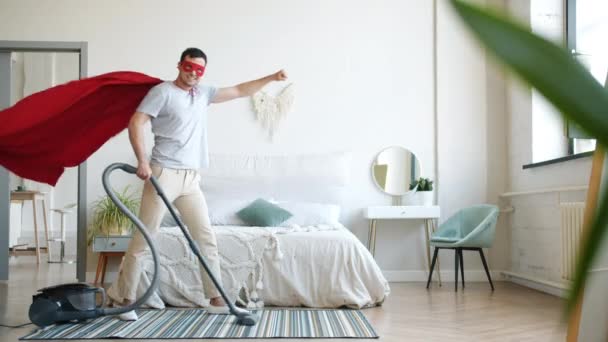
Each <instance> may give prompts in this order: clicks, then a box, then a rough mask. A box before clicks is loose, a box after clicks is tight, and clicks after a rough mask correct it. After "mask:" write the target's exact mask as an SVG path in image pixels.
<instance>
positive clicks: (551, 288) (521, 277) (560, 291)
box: [501, 271, 568, 298]
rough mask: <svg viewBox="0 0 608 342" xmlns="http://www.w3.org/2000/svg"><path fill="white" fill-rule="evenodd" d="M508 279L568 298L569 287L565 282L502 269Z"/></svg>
mask: <svg viewBox="0 0 608 342" xmlns="http://www.w3.org/2000/svg"><path fill="white" fill-rule="evenodd" d="M501 273H502V274H503V275H504V276H505V277H506V279H507V280H508V281H511V282H513V283H515V284H518V285H521V286H525V287H529V288H531V289H534V290H537V291H541V292H544V293H548V294H550V295H554V296H557V297H561V298H566V297H567V295H568V287H567V284H565V283H563V284H562V283H558V282H553V281H549V280H544V279H539V278H535V277H532V276H528V275H525V274H521V273H517V272H511V271H502V272H501Z"/></svg>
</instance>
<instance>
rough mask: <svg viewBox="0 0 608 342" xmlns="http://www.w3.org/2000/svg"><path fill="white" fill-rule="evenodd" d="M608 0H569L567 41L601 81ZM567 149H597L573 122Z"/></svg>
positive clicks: (606, 62) (607, 57) (607, 51)
mask: <svg viewBox="0 0 608 342" xmlns="http://www.w3.org/2000/svg"><path fill="white" fill-rule="evenodd" d="M607 39H608V2H607V1H598V0H566V42H567V46H568V50H569V51H570V52H571V53H572V54H573V55H574V56H575V57H576V58H577V59H578V60H579V62H581V64H583V65H584V66H585V67H587V69H588V70H589V71H590V72H591V74H592V75H593V76H594V77H595V79H596V80H597V81H598V82H599V83H600V84H602V85H604V84H605V83H606V74H607V71H608V45H607V44H606V40H607ZM566 126H567V130H566V131H567V136H568V140H569V141H568V153H569V154H577V153H582V152H587V151H592V150H594V149H595V139H592V138H591V137H590V136H588V135H587V134H586V133H585V132H583V131H582V130H581V129H580V128H579V127H578V126H576V125H575V124H573V123H572V122H568V123H567V125H566Z"/></svg>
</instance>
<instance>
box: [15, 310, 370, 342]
mask: <svg viewBox="0 0 608 342" xmlns="http://www.w3.org/2000/svg"><path fill="white" fill-rule="evenodd" d="M254 312H255V313H256V314H258V315H260V319H259V321H258V324H256V325H255V326H251V327H247V326H241V325H237V324H236V323H235V322H236V319H235V318H234V316H232V315H211V314H208V313H207V311H205V310H203V309H165V310H138V311H137V314H138V315H139V320H137V321H135V322H125V321H121V320H119V319H118V318H116V317H111V316H106V317H100V318H97V319H95V320H92V321H89V322H86V323H69V324H61V325H55V326H50V327H47V328H46V329H44V330H38V331H34V332H32V333H30V334H28V335H26V336H24V337H22V338H21V340H72V339H79V340H80V339H102V338H133V339H183V338H378V334H376V331H375V330H374V328H373V327H372V326H371V324H370V323H369V322H368V321H367V318H365V316H364V315H363V313H362V312H361V311H359V310H307V309H267V310H258V311H254Z"/></svg>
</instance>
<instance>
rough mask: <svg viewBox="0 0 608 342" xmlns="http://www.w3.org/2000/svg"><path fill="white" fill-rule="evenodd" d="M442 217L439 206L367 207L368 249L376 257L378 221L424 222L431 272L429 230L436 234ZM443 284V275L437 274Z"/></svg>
mask: <svg viewBox="0 0 608 342" xmlns="http://www.w3.org/2000/svg"><path fill="white" fill-rule="evenodd" d="M439 216H440V209H439V206H436V205H434V206H419V205H402V206H374V207H367V208H366V210H365V218H366V219H368V220H370V225H369V239H368V246H367V247H368V249H369V251H370V252H371V253H372V255H375V253H376V223H377V221H378V220H424V223H425V229H424V233H425V236H426V258H427V265H428V269H429V272H430V269H431V247H430V244H429V234H430V233H429V230H430V231H432V232H434V231H435V228H436V227H437V225H436V220H437V219H438V218H439ZM437 269H440V267H439V258H437ZM436 273H437V276H438V280H439V284H441V274H440V272H436Z"/></svg>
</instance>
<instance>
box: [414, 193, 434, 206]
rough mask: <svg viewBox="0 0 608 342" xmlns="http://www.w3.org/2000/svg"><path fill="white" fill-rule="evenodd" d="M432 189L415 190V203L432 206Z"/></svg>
mask: <svg viewBox="0 0 608 342" xmlns="http://www.w3.org/2000/svg"><path fill="white" fill-rule="evenodd" d="M433 195H434V192H433V191H416V194H415V196H416V204H418V205H424V206H432V205H433V199H434V196H433Z"/></svg>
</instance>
